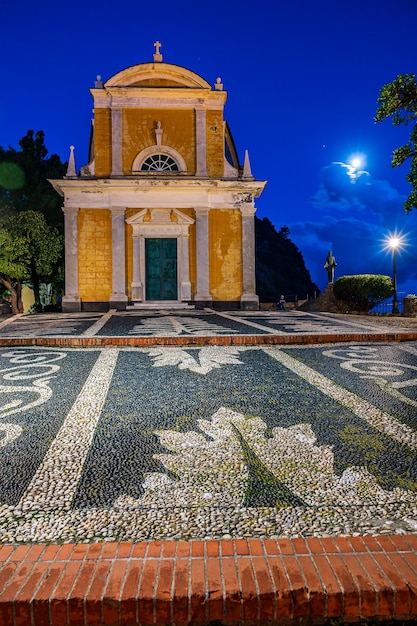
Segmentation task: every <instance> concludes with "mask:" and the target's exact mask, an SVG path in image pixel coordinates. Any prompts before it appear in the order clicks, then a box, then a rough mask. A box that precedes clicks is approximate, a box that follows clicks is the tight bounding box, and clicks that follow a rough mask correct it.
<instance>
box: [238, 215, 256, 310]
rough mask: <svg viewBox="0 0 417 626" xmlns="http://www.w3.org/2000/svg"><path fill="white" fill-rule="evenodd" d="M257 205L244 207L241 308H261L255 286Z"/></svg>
mask: <svg viewBox="0 0 417 626" xmlns="http://www.w3.org/2000/svg"><path fill="white" fill-rule="evenodd" d="M255 210H256V209H255V207H253V206H249V207H242V208H241V213H242V282H243V294H242V297H241V298H240V303H241V308H242V309H245V310H250V311H253V310H257V309H259V298H258V296H257V295H256V287H255V219H254V215H255Z"/></svg>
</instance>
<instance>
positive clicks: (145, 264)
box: [143, 237, 179, 302]
mask: <svg viewBox="0 0 417 626" xmlns="http://www.w3.org/2000/svg"><path fill="white" fill-rule="evenodd" d="M162 239H169V240H170V241H175V248H176V250H175V266H176V267H175V269H176V280H175V282H176V285H175V290H176V294H177V297H176V299H175V300H169V299H166V298H161V300H151V299H148V297H147V288H148V276H147V269H148V268H147V265H148V264H147V261H148V255H147V254H146V252H147V251H146V247H147V244H146V242H147V241H155V240H157V241H161V240H162ZM143 242H144V248H145V262H144V264H143V266H144V271H145V281H144V285H143V297H144V301H146V302H178V293H179V280H178V276H179V271H178V247H179V246H178V237H144V238H143ZM159 259H161V257H159ZM160 267H161V264H160ZM159 280H161V276H160V275H159Z"/></svg>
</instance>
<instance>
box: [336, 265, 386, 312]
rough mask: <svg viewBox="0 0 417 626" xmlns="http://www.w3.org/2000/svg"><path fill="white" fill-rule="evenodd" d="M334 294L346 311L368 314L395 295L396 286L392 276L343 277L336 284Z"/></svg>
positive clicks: (362, 275) (364, 275) (365, 275)
mask: <svg viewBox="0 0 417 626" xmlns="http://www.w3.org/2000/svg"><path fill="white" fill-rule="evenodd" d="M333 293H334V296H335V298H336V300H337V301H338V304H339V306H340V305H341V306H342V307H344V308H345V310H347V311H360V312H362V313H367V312H368V311H370V310H371V309H372V308H373V307H374V306H376V305H377V304H379V303H380V302H383V301H384V300H385V299H386V298H389V297H390V296H392V295H393V293H394V285H393V282H392V278H391V277H390V276H382V275H380V274H358V275H357V276H341V277H340V278H338V279H337V280H335V282H334V286H333Z"/></svg>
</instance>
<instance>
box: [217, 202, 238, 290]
mask: <svg viewBox="0 0 417 626" xmlns="http://www.w3.org/2000/svg"><path fill="white" fill-rule="evenodd" d="M209 248H210V261H209V263H210V292H211V295H212V297H213V300H238V299H239V298H240V297H241V295H242V220H241V215H240V211H239V210H237V209H233V210H231V209H215V210H211V211H210V213H209Z"/></svg>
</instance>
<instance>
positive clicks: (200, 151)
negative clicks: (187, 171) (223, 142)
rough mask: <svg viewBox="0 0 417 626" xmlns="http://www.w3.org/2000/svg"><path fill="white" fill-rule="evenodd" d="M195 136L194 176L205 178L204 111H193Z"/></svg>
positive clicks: (205, 139) (205, 136) (205, 137)
mask: <svg viewBox="0 0 417 626" xmlns="http://www.w3.org/2000/svg"><path fill="white" fill-rule="evenodd" d="M195 134H196V152H197V171H196V176H207V163H206V161H207V159H206V151H207V133H206V110H205V109H204V108H201V109H195Z"/></svg>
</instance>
